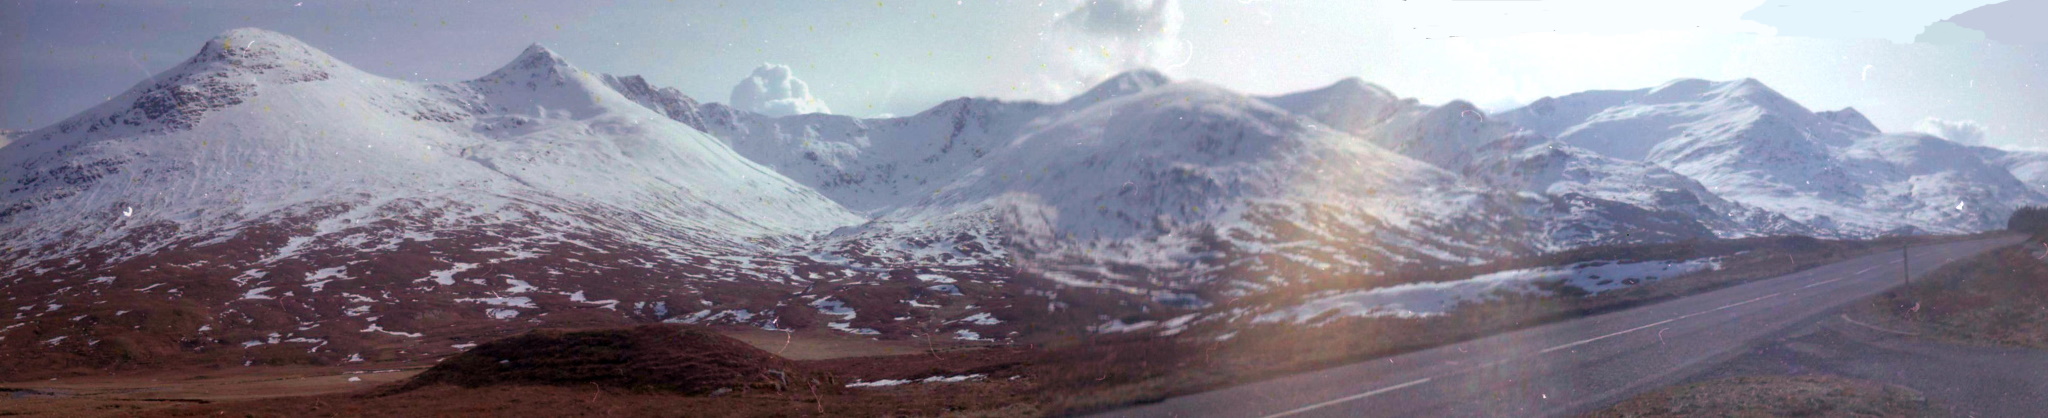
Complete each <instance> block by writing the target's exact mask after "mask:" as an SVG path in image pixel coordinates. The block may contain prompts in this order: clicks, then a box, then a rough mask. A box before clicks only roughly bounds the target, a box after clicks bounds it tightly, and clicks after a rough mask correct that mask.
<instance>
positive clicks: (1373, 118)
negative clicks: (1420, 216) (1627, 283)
mask: <svg viewBox="0 0 2048 418" xmlns="http://www.w3.org/2000/svg"><path fill="white" fill-rule="evenodd" d="M1264 100H1265V101H1266V102H1268V103H1272V104H1274V105H1276V106H1279V107H1281V108H1284V109H1287V110H1289V111H1290V112H1294V113H1296V114H1299V115H1302V116H1307V117H1309V118H1312V119H1315V120H1316V121H1319V122H1323V123H1325V124H1328V126H1330V127H1331V128H1334V129H1337V130H1340V131H1344V132H1347V133H1350V134H1352V135H1355V136H1358V137H1360V138H1361V139H1363V140H1366V141H1370V142H1373V143H1375V144H1379V145H1381V146H1384V147H1387V148H1389V149H1392V150H1395V151H1397V152H1401V153H1402V154H1404V155H1407V156H1409V157H1413V158H1416V159H1420V160H1422V161H1425V162H1429V163H1432V164H1435V165H1437V166H1439V167H1442V168H1444V169H1446V170H1451V171H1454V172H1456V173H1458V174H1460V175H1462V176H1464V177H1466V178H1467V179H1469V180H1471V181H1475V182H1480V183H1483V184H1486V185H1489V186H1492V187H1495V188H1500V189H1505V190H1510V191H1520V192H1528V193H1534V194H1538V195H1541V196H1545V197H1547V198H1548V199H1551V200H1553V202H1551V203H1550V204H1547V205H1544V206H1547V207H1549V208H1551V209H1550V210H1549V211H1548V213H1549V214H1550V216H1551V218H1550V219H1549V220H1548V222H1550V223H1551V229H1552V230H1554V231H1558V234H1559V235H1555V236H1553V237H1552V239H1553V240H1555V241H1556V242H1566V243H1577V244H1591V243H1613V242H1610V241H1607V240H1606V239H1604V238H1602V237H1601V235H1610V234H1611V235H1616V236H1633V237H1635V239H1639V240H1645V241H1656V240H1664V239H1680V238H1683V237H1686V236H1689V235H1690V234H1692V233H1695V232H1697V231H1694V230H1692V229H1693V227H1691V226H1688V225H1686V223H1687V221H1685V220H1683V219H1677V218H1684V217H1690V218H1693V220H1695V221H1697V222H1698V223H1700V224H1702V225H1705V226H1706V227H1708V228H1710V229H1711V230H1712V231H1713V234H1714V235H1719V236H1724V237H1740V236H1750V235H1759V234H1774V233H1798V232H1801V231H1802V229H1801V227H1800V226H1799V225H1797V223H1796V222H1791V221H1790V220H1788V219H1784V218H1782V217H1778V216H1775V215H1774V214H1770V213H1768V212H1765V211H1760V210H1755V209H1753V208H1748V207H1744V206H1742V205H1739V204H1734V203H1731V202H1728V201H1726V200H1724V199H1721V198H1720V197H1719V196H1716V195H1714V194H1713V193H1712V192H1709V191H1707V190H1706V189H1705V188H1704V187H1702V186H1701V185H1699V184H1698V183H1697V182H1695V181H1692V180H1691V179H1690V178H1686V177H1685V176H1684V175H1680V174H1677V173H1674V172H1671V171H1670V170H1667V169H1664V168H1662V167H1658V166H1656V165H1654V164H1649V163H1643V162H1635V161H1625V160H1619V159H1615V158H1610V157H1606V156H1601V155H1598V154H1597V153H1593V152H1591V151H1587V150H1584V149H1581V148H1578V147H1575V146H1572V145H1570V144H1565V143H1561V142H1556V141H1550V140H1549V139H1548V138H1545V137H1544V136H1542V135H1540V134H1536V133H1534V132H1531V131H1528V130H1525V129H1524V128H1522V127H1519V126H1514V125H1512V124H1509V123H1507V122H1506V121H1505V120H1502V119H1499V118H1495V117H1493V116H1490V115H1487V114H1486V113H1484V112H1481V111H1479V110H1478V109H1477V108H1474V107H1473V106H1472V105H1470V104H1469V103H1466V102H1463V101H1452V102H1450V103H1446V104H1444V105H1442V106H1429V105H1423V104H1420V103H1418V102H1417V101H1415V100H1414V99H1402V98H1399V97H1398V96H1395V95H1394V94H1392V93H1390V92H1388V91H1387V90H1386V89H1384V88H1381V87H1378V86H1375V85H1371V84H1368V83H1364V82H1361V81H1358V80H1356V79H1346V80H1342V81H1339V82H1337V83H1336V84H1332V85H1330V86H1328V87H1324V88H1321V89H1316V90H1310V91H1305V92H1300V93H1293V94H1288V95H1283V96H1277V97H1269V98H1265V99H1264ZM1624 205H1625V206H1624ZM1603 212H1605V213H1603ZM1603 218H1608V219H1603ZM1618 218H1634V220H1621V219H1618ZM1622 224H1638V225H1646V226H1647V225H1659V224H1661V225H1662V226H1663V227H1661V228H1653V229H1664V230H1665V231H1664V232H1663V233H1652V234H1636V232H1649V231H1644V230H1631V229H1629V228H1616V226H1617V225H1622ZM1567 231H1576V232H1567Z"/></svg>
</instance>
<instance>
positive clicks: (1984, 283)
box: [1855, 238, 2048, 349]
mask: <svg viewBox="0 0 2048 418" xmlns="http://www.w3.org/2000/svg"><path fill="white" fill-rule="evenodd" d="M2041 242H2042V241H2039V240H2038V238H2037V240H2035V241H2029V242H2028V243H2026V244H2022V245H2019V246H2014V247H2010V248H2004V249H2000V250H1996V251H1992V252H1988V253H1985V254H1981V255H1978V256H1976V257H1973V258H1969V259H1964V260H1959V261H1957V262H1955V263H1950V264H1948V265H1946V266H1942V267H1941V268H1940V269H1937V270H1935V271H1934V272H1932V273H1929V274H1928V275H1927V276H1924V277H1921V278H1918V279H1915V282H1914V283H1913V285H1912V286H1908V287H1905V288H1902V289H1900V290H1898V291H1894V292H1888V293H1885V294H1882V295H1878V296H1877V297H1874V298H1871V300H1869V301H1868V302H1866V303H1864V304H1862V305H1861V306H1859V307H1858V308H1857V310H1858V312H1856V313H1855V314H1856V315H1857V316H1860V317H1867V318H1873V319H1874V320H1876V321H1880V322H1882V323H1884V324H1885V325H1886V327H1888V328H1891V329H1898V330H1904V331H1908V332H1914V333H1918V334H1920V335H1922V336H1925V337H1928V338H1934V339H1939V340H1944V341H1953V342H1962V343H1973V344H1990V345H2003V346H2017V347H2033V348H2044V349H2048V261H2044V260H2042V259H2040V258H2038V257H2040V256H2042V254H2041V252H2042V251H2043V247H2042V244H2041Z"/></svg>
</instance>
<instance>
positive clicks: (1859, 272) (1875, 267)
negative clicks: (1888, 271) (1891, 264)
mask: <svg viewBox="0 0 2048 418" xmlns="http://www.w3.org/2000/svg"><path fill="white" fill-rule="evenodd" d="M1876 269H1877V266H1870V268H1867V269H1863V270H1858V271H1857V272H1856V274H1863V273H1868V272H1870V271H1871V270H1876Z"/></svg>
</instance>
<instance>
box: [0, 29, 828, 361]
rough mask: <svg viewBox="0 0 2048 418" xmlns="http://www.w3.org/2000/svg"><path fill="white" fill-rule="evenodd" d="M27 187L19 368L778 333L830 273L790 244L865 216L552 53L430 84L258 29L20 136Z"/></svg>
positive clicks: (13, 264) (16, 223)
mask: <svg viewBox="0 0 2048 418" xmlns="http://www.w3.org/2000/svg"><path fill="white" fill-rule="evenodd" d="M0 179H4V180H0V181H5V184H6V188H5V189H4V190H0V243H4V244H5V246H6V247H5V249H4V250H0V271H4V272H5V273H4V274H0V277H4V279H0V280H4V281H0V286H4V287H0V293H4V294H5V295H6V300H7V301H8V302H9V303H8V305H9V307H10V308H14V307H20V308H31V307H33V308H34V309H32V310H31V309H11V310H10V311H9V312H10V313H12V318H11V319H10V320H9V322H11V323H10V324H8V325H5V326H4V327H5V328H6V329H7V331H0V349H4V350H6V351H7V352H9V353H11V354H9V355H7V356H0V357H6V358H7V359H8V361H4V362H0V363H5V364H0V369H16V370H50V369H55V368H61V367H63V366H65V365H76V364H92V363H93V362H97V361H112V360H115V359H128V360H126V361H137V362H149V361H159V360H162V361H169V360H165V359H175V358H183V357H190V356H198V357H218V356H229V357H232V356H243V355H252V356H253V355H259V354H260V355H262V356H264V357H266V358H280V360H278V361H292V362H298V361H322V362H333V361H341V360H342V359H344V358H349V357H352V356H355V355H371V354H375V355H383V356H392V355H399V354H397V353H409V354H403V355H405V356H411V355H432V354H433V353H436V352H447V351H450V350H453V349H455V348H453V347H451V345H450V344H451V343H439V344H434V343H433V342H434V341H447V339H448V338H476V337H477V336H479V335H486V334H489V333H495V332H509V331H512V330H517V329H522V328H528V327H532V326H537V325H538V324H541V323H543V321H542V320H541V318H544V317H545V318H549V319H548V320H547V321H548V322H553V321H572V322H573V321H595V322H607V321H611V322H616V321H626V320H629V319H636V318H637V319H639V320H662V319H669V318H682V317H684V316H686V315H689V314H690V311H698V310H702V311H704V312H705V314H703V315H698V318H700V319H704V318H707V316H708V314H710V313H712V312H713V311H712V309H714V308H716V309H720V310H724V311H730V312H747V314H746V315H738V314H731V315H729V318H727V319H724V321H730V322H742V323H757V324H774V323H775V321H776V320H777V318H776V317H775V316H774V315H760V314H758V313H760V312H764V311H766V310H770V309H773V308H775V307H777V306H781V305H786V303H784V302H783V301H782V300H781V299H782V298H783V292H790V291H794V290H797V289H801V288H803V287H804V286H805V285H807V283H804V280H802V278H800V277H798V276H797V275H796V273H795V271H796V269H797V268H798V266H799V265H802V264H804V263H805V261H804V260H802V259H800V258H791V257H777V256H775V254H776V252H777V251H778V248H782V247H785V246H787V245H789V244H791V243H796V242H802V241H806V240H808V239H809V237H810V236H813V235H820V234H824V233H827V232H829V231H830V230H832V229H834V228H839V227H843V226H847V225H852V224H856V223H858V222H860V221H861V220H862V218H861V217H859V216H858V215H855V214H853V213H851V212H849V211H846V210H845V209H844V208H842V207H840V206H839V205H837V204H836V203H834V202H832V201H831V200H829V199H827V198H825V197H824V196H821V195H818V194H817V193H815V192H813V191H811V190H810V189H809V188H806V187H804V186H803V185H801V184H798V183H795V182H793V181H791V180H789V179H788V178H786V177H783V176H781V175H780V174H777V173H775V172H774V171H773V170H770V169H768V168H765V167H761V166H759V165H756V164H754V163H752V162H750V161H748V160H746V159H745V158H742V157H741V156H740V155H739V154H737V153H735V152H733V151H732V150H731V149H730V148H729V147H727V146H725V145H724V144H723V143H722V142H721V141H719V140H717V139H715V138H712V137H710V136H708V135H706V134H704V133H702V132H699V131H697V130H695V129H693V128H691V127H689V126H688V125H685V124H683V123H678V122H675V121H673V120H670V119H669V118H668V117H666V116H665V115H663V114H658V113H655V112H654V111H651V110H650V109H648V108H647V107H645V106H641V105H639V104H636V103H635V102H633V101H631V100H629V99H627V98H626V97H625V96H623V95H621V93H619V92H618V91H617V90H615V89H613V88H610V87H608V86H607V85H606V84H605V83H604V80H603V79H602V78H601V77H599V76H596V75H592V74H588V73H585V72H583V71H580V70H577V69H576V68H575V67H574V66H571V65H569V64H568V63H566V62H565V61H563V60H562V59H561V58H560V57H559V56H556V55H555V54H553V53H552V52H550V51H548V50H546V49H545V48H541V47H538V46H535V47H531V48H528V49H527V50H526V51H524V52H523V53H522V54H521V55H520V56H519V57H518V58H517V59H515V60H513V62H511V63H510V64H507V65H506V66H505V67H503V68H501V69H499V70H497V71H494V72H492V73H490V74H489V75H486V76H484V77H482V78H479V79H477V80H472V81H466V82H457V83H443V84H418V83H410V82H405V81H400V80H393V79H388V78H382V77H377V76H374V75H370V74H366V73H363V72H361V71H359V70H356V69H354V68H352V67H349V66H347V65H346V64H343V63H340V62H338V61H335V60H334V59H333V58H332V57H330V56H327V55H326V54H324V53H321V52H319V51H318V50H315V49H313V48H312V47H310V46H307V45H305V44H303V43H300V42H298V41H297V40H295V39H292V38H290V37H288V36H284V35H281V34H277V33H272V32H267V31H261V30H254V29H238V30H234V31H229V32H227V33H224V34H222V35H220V36H219V37H216V38H214V39H212V40H210V41H208V42H207V43H206V45H205V46H204V47H203V48H201V50H200V52H199V53H198V54H197V55H195V56H194V57H193V58H191V59H190V60H188V61H186V62H184V63H182V64H180V65H178V66H176V67H174V68H172V69H170V70H167V71H165V72H164V73H162V74H158V75H156V76H155V77H153V78H152V79H151V80H149V81H145V82H142V83H140V84H138V85H137V86H136V87H135V88H134V89H132V90H130V91H129V92H127V93H124V94H122V95H120V96H118V97H115V98H114V99H112V100H110V101H108V102H106V103H103V104H101V105H99V106H96V107H94V108H92V109H89V110H87V111H85V112H83V113H81V114H79V115H77V116H75V117H73V118H70V119H68V120H66V121H63V122H61V123H58V124H56V125H53V126H50V127H47V128H43V129H39V130H36V131H33V132H29V133H27V134H25V135H23V136H22V137H21V138H20V140H19V142H17V143H14V144H12V145H9V146H7V147H5V148H0ZM723 289H737V290H723ZM686 306H687V307H688V308H686ZM669 307H674V308H673V309H674V311H671V310H670V308H669ZM686 309H687V310H686ZM706 320H717V319H716V318H710V319H706ZM144 325H148V327H144ZM767 326H772V325H767ZM480 333H481V334H480ZM429 334H432V335H433V337H432V338H431V339H425V338H428V337H426V336H427V335H429ZM110 341H118V342H119V344H114V345H109V344H102V343H104V342H110ZM250 342H253V343H254V344H248V343H250ZM275 345H285V346H292V347H296V348H287V349H283V350H274V349H270V348H267V347H268V346H275ZM266 350H267V351H266ZM308 350H311V351H308ZM373 351H375V352H374V353H373ZM16 354H20V355H16ZM275 356H285V357H275ZM36 362H44V363H36Z"/></svg>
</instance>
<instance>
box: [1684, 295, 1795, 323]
mask: <svg viewBox="0 0 2048 418" xmlns="http://www.w3.org/2000/svg"><path fill="white" fill-rule="evenodd" d="M1782 294H1783V293H1772V294H1768V295H1763V296H1758V297H1757V298H1756V299H1750V300H1745V301H1741V302H1735V303H1730V304H1727V305H1722V306H1721V307H1719V308H1714V309H1708V310H1704V311H1699V312H1693V313H1690V314H1686V315H1685V316H1681V317H1678V319H1686V318H1691V317H1695V316H1700V315H1706V314H1708V313H1712V312H1714V311H1718V310H1722V309H1728V308H1733V307H1737V306H1742V305H1748V304H1749V303H1750V302H1755V301H1759V300H1764V299H1770V298H1773V297H1777V296H1778V295H1782Z"/></svg>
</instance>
